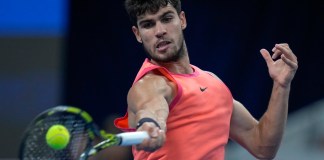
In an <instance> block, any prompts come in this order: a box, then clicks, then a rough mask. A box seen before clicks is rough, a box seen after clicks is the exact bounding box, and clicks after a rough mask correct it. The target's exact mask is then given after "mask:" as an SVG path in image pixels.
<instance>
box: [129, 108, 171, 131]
mask: <svg viewBox="0 0 324 160" xmlns="http://www.w3.org/2000/svg"><path fill="white" fill-rule="evenodd" d="M168 114H169V112H168V110H167V109H156V110H152V109H141V110H138V111H137V112H136V113H135V122H136V123H137V122H139V121H140V120H141V119H143V118H151V119H153V120H155V121H156V122H157V123H158V124H159V126H160V127H161V129H162V130H166V119H167V116H168Z"/></svg>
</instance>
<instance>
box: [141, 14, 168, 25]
mask: <svg viewBox="0 0 324 160" xmlns="http://www.w3.org/2000/svg"><path fill="white" fill-rule="evenodd" d="M167 14H174V12H173V11H166V12H165V13H163V14H162V15H161V16H159V19H161V18H162V17H164V16H166V15H167ZM150 21H152V19H146V20H140V22H139V23H138V24H139V25H142V24H143V23H146V22H150Z"/></svg>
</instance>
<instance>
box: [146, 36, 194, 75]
mask: <svg viewBox="0 0 324 160" xmlns="http://www.w3.org/2000/svg"><path fill="white" fill-rule="evenodd" d="M182 52H183V56H182V57H180V58H179V59H178V60H177V61H172V62H156V61H154V60H151V62H152V63H153V64H156V65H159V66H162V67H165V68H166V69H167V70H168V71H169V72H171V73H176V74H191V73H193V70H192V68H191V66H190V60H189V54H188V49H187V45H186V43H185V41H184V42H183V51H182Z"/></svg>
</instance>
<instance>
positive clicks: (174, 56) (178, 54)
mask: <svg viewBox="0 0 324 160" xmlns="http://www.w3.org/2000/svg"><path fill="white" fill-rule="evenodd" d="M179 41H180V42H179V44H180V48H179V50H176V51H174V52H171V53H167V54H168V56H167V57H160V56H156V55H155V54H154V53H151V52H150V51H149V50H148V49H147V48H146V47H145V46H144V44H143V47H144V50H145V53H146V55H147V56H148V57H149V58H150V59H152V60H154V61H156V62H161V63H167V62H176V61H178V60H179V59H181V58H182V57H183V56H184V52H185V50H184V37H183V35H182V37H181V38H180V39H179Z"/></svg>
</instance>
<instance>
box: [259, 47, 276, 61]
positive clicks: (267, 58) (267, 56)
mask: <svg viewBox="0 0 324 160" xmlns="http://www.w3.org/2000/svg"><path fill="white" fill-rule="evenodd" d="M260 53H261V54H262V57H263V58H264V60H265V61H266V63H267V65H269V64H270V63H272V62H273V60H272V58H271V56H270V53H269V52H268V51H267V50H266V49H261V50H260Z"/></svg>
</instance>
